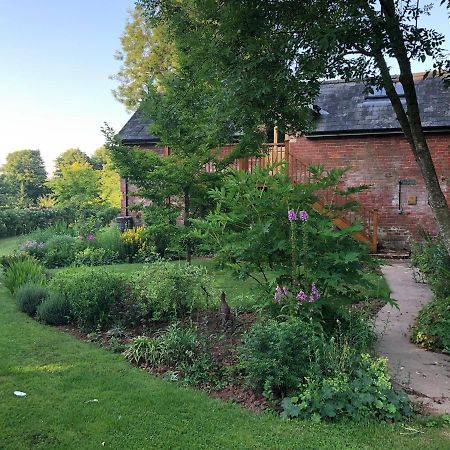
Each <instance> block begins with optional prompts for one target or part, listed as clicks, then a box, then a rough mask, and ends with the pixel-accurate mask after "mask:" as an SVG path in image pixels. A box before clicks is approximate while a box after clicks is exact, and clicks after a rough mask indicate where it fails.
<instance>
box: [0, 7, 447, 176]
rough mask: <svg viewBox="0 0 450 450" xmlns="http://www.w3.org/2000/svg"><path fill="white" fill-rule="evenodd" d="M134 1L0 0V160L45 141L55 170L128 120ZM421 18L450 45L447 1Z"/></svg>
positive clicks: (48, 160) (46, 154) (43, 146)
mask: <svg viewBox="0 0 450 450" xmlns="http://www.w3.org/2000/svg"><path fill="white" fill-rule="evenodd" d="M426 3H430V2H429V1H427V2H426ZM434 3H435V4H436V5H438V4H439V0H435V1H434ZM133 4H134V0H71V1H61V0H41V1H39V0H20V1H12V0H0V58H1V59H0V60H1V61H2V63H1V66H0V165H1V164H2V163H3V162H4V160H5V157H6V155H7V154H8V153H9V152H12V151H15V150H20V149H25V148H29V149H39V150H40V151H41V154H42V156H43V158H44V161H45V163H46V167H47V169H48V170H49V171H50V170H52V168H53V161H54V159H55V158H56V157H57V155H58V154H59V153H61V152H63V151H64V150H66V149H68V148H72V147H79V148H80V149H81V150H83V151H85V152H86V153H88V154H90V153H92V152H93V151H94V150H95V149H96V148H98V147H100V146H101V145H102V144H103V143H104V137H103V135H102V133H101V127H102V125H103V123H104V122H107V123H108V124H109V125H111V126H112V127H113V128H114V129H115V130H116V131H119V130H120V128H121V127H122V126H123V125H124V124H125V122H126V121H127V120H128V118H129V113H127V111H126V109H125V107H124V106H123V105H122V104H121V103H119V102H118V101H117V100H116V99H115V98H114V97H113V95H112V93H111V90H112V89H113V88H114V87H115V85H116V83H115V82H114V81H112V80H110V79H109V76H110V75H113V74H115V73H117V71H118V68H119V62H118V61H116V60H115V59H114V53H115V51H116V50H119V49H120V42H119V38H120V35H121V34H122V32H123V29H124V25H125V22H126V19H127V17H128V14H127V10H128V9H130V8H132V7H133ZM421 24H422V25H423V26H428V27H430V26H431V27H433V28H435V29H437V30H438V31H440V32H446V37H447V41H446V45H445V47H446V48H449V49H450V21H449V19H448V17H447V14H446V11H445V10H444V9H443V8H442V7H441V8H439V7H436V8H435V9H434V11H433V13H432V15H431V17H425V18H424V19H422V23H421ZM413 68H414V70H415V71H423V70H426V69H427V68H428V65H427V64H426V63H425V64H414V66H413Z"/></svg>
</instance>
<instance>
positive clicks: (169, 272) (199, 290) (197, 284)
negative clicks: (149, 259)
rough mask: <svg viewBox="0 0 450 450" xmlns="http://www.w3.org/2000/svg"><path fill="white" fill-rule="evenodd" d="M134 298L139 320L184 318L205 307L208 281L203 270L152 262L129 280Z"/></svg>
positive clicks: (209, 288)
mask: <svg viewBox="0 0 450 450" xmlns="http://www.w3.org/2000/svg"><path fill="white" fill-rule="evenodd" d="M133 285H134V297H135V299H136V300H137V301H138V303H139V304H140V305H141V311H142V314H143V316H146V317H149V318H151V320H155V321H159V320H170V319H174V318H183V317H186V315H187V314H188V313H190V312H191V311H193V310H195V309H198V308H200V307H202V306H205V304H206V294H205V291H206V292H209V293H212V280H211V278H210V277H209V276H208V275H207V272H206V269H205V268H201V267H194V266H190V265H188V266H184V265H181V264H174V263H169V262H156V263H154V264H151V265H149V266H147V267H146V268H145V270H144V271H143V272H141V273H139V274H137V275H136V276H135V277H134V278H133Z"/></svg>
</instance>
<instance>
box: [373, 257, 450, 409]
mask: <svg viewBox="0 0 450 450" xmlns="http://www.w3.org/2000/svg"><path fill="white" fill-rule="evenodd" d="M382 271H383V274H384V276H385V278H386V280H387V282H388V284H389V287H390V289H391V297H392V298H394V299H395V300H397V302H398V306H399V309H397V308H395V307H391V306H389V305H386V306H385V307H384V308H382V309H381V310H380V312H379V313H378V316H377V320H376V323H375V328H376V332H377V334H378V336H379V341H378V343H377V351H378V353H379V354H381V355H383V356H387V357H388V358H389V368H390V370H391V373H392V376H393V377H394V380H395V381H396V382H397V383H399V384H401V385H402V386H404V387H406V388H408V389H410V390H411V392H414V393H415V395H412V397H413V398H414V399H416V400H419V401H421V402H423V403H424V405H425V406H426V407H427V409H429V410H430V411H431V412H434V413H439V414H443V413H450V357H449V356H447V355H443V354H440V353H433V352H429V351H426V350H423V349H421V348H418V347H416V346H415V345H414V344H412V343H411V342H410V341H409V327H410V326H411V325H412V324H413V323H414V319H415V317H416V316H417V313H418V311H419V310H420V308H421V307H422V305H424V304H425V303H427V302H428V301H430V300H431V297H432V293H431V291H430V289H429V287H428V286H426V285H424V284H418V283H416V282H415V281H414V280H413V277H412V271H411V269H410V268H409V267H408V263H407V262H404V261H393V262H392V263H391V265H388V266H383V267H382Z"/></svg>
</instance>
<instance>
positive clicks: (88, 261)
mask: <svg viewBox="0 0 450 450" xmlns="http://www.w3.org/2000/svg"><path fill="white" fill-rule="evenodd" d="M119 260H120V259H119V254H118V253H117V252H115V251H113V250H109V249H107V248H102V247H99V248H92V247H87V248H85V249H84V250H82V251H81V252H77V253H76V254H75V258H74V264H75V265H76V266H103V265H109V264H115V263H118V262H119Z"/></svg>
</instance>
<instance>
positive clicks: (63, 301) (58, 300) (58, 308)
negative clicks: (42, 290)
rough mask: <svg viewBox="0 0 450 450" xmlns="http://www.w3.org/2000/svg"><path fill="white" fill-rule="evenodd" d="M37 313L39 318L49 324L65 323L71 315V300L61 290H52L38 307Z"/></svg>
mask: <svg viewBox="0 0 450 450" xmlns="http://www.w3.org/2000/svg"><path fill="white" fill-rule="evenodd" d="M36 313H37V314H36V315H37V318H38V319H39V320H41V321H43V322H45V323H47V324H49V325H65V324H67V323H69V321H70V316H71V310H70V303H69V300H68V299H67V297H65V296H64V295H62V294H60V293H59V292H50V294H49V295H48V297H47V298H45V299H44V301H43V302H42V303H41V304H40V305H39V306H38V307H37V311H36Z"/></svg>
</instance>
